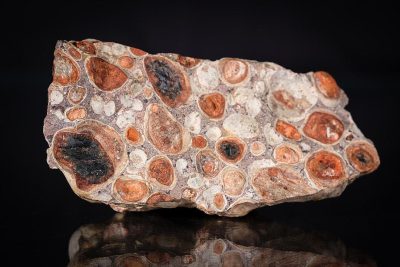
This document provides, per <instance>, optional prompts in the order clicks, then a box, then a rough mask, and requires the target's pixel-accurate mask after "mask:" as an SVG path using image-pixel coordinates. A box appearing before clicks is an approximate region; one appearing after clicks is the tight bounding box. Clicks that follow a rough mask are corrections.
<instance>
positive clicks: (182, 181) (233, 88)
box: [44, 39, 379, 216]
mask: <svg viewBox="0 0 400 267" xmlns="http://www.w3.org/2000/svg"><path fill="white" fill-rule="evenodd" d="M54 56H55V58H54V66H53V82H52V83H51V84H50V86H49V89H48V97H49V103H48V109H47V117H46V119H45V123H44V135H45V138H46V140H47V142H48V144H49V149H48V151H47V152H48V153H47V154H48V163H49V165H50V167H51V168H59V169H60V170H61V171H62V172H63V173H64V175H65V176H66V178H67V181H68V183H69V184H70V186H71V188H72V189H73V191H74V192H75V193H76V194H77V195H78V196H80V197H81V198H84V199H86V200H88V201H92V202H102V203H105V204H108V205H110V206H111V207H112V208H113V209H115V210H116V211H125V210H131V211H144V210H151V209H155V208H172V207H177V206H184V207H196V208H198V209H201V210H203V211H204V212H206V213H208V214H218V215H224V216H242V215H245V214H247V213H248V212H249V211H251V210H253V209H255V208H257V207H261V206H265V205H274V204H278V203H282V202H289V201H291V202H293V201H307V200H318V199H322V198H327V197H334V196H338V195H339V194H340V193H341V192H342V191H343V190H344V188H345V187H346V186H347V185H348V184H349V183H351V182H352V181H354V179H356V178H357V177H359V176H360V175H362V174H366V173H369V172H372V171H374V170H375V169H376V168H377V167H378V165H379V156H378V154H377V151H376V149H375V147H374V145H373V144H372V142H371V141H370V140H368V139H366V138H365V137H364V135H363V134H362V133H361V131H360V130H359V129H358V128H357V126H356V125H355V123H354V122H353V120H352V118H351V115H350V114H349V113H348V112H347V111H346V110H344V106H345V105H346V104H347V97H346V95H345V93H344V92H343V91H342V90H341V89H340V88H339V86H338V85H337V83H336V82H335V80H334V78H333V77H332V76H330V75H329V74H328V73H326V72H323V71H317V72H310V73H306V74H297V73H294V72H292V71H290V70H288V69H285V68H283V67H281V66H279V65H276V64H274V63H270V62H257V61H252V60H244V59H237V58H223V59H220V60H217V61H210V60H203V59H197V58H191V57H184V56H181V55H177V54H171V53H165V54H157V55H151V54H148V53H146V52H144V51H142V50H140V49H137V48H133V47H128V46H124V45H120V44H116V43H110V42H100V41H97V40H92V39H90V40H89V39H88V40H83V41H69V42H67V41H59V42H58V43H57V45H56V49H55V53H54Z"/></svg>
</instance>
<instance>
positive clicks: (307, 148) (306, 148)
mask: <svg viewBox="0 0 400 267" xmlns="http://www.w3.org/2000/svg"><path fill="white" fill-rule="evenodd" d="M300 148H301V151H303V152H309V151H310V150H311V146H310V145H309V144H307V143H300Z"/></svg>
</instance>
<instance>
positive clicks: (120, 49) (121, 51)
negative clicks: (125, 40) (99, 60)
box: [111, 44, 126, 56]
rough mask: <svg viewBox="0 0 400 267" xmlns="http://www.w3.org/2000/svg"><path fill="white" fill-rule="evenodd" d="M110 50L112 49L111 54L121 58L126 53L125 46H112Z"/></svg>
mask: <svg viewBox="0 0 400 267" xmlns="http://www.w3.org/2000/svg"><path fill="white" fill-rule="evenodd" d="M111 49H112V52H113V54H114V55H116V56H121V55H122V54H124V53H125V51H126V48H125V46H123V45H121V44H113V45H112V47H111Z"/></svg>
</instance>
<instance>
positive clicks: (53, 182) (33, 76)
mask: <svg viewBox="0 0 400 267" xmlns="http://www.w3.org/2000/svg"><path fill="white" fill-rule="evenodd" d="M128 3H129V4H128ZM128 3H121V2H117V1H108V2H93V3H84V1H80V2H75V3H72V2H70V1H57V2H53V4H52V5H40V4H23V3H17V4H15V6H13V7H10V6H4V4H1V5H2V6H1V10H2V11H3V12H2V13H3V15H2V17H1V18H0V19H1V25H2V26H1V27H2V36H1V51H2V53H1V59H2V61H1V62H2V64H1V65H0V68H1V89H0V91H1V98H0V106H1V110H2V112H1V119H2V121H1V132H2V145H1V151H2V175H1V191H0V193H1V202H0V203H1V204H2V209H1V215H0V216H1V220H0V227H1V228H0V229H1V237H2V238H1V240H2V241H1V242H2V244H3V245H6V249H5V250H4V248H3V249H2V252H1V253H2V254H3V255H2V258H1V261H2V262H4V260H5V262H7V265H6V266H14V265H15V266H22V265H23V263H29V264H30V265H31V264H36V263H37V264H39V266H65V265H66V264H67V263H68V255H67V246H68V239H69V237H70V235H71V234H72V232H73V231H74V230H75V229H76V228H78V227H79V226H80V225H82V224H85V223H95V222H101V221H102V220H105V219H108V218H110V217H111V216H112V215H113V214H114V212H113V211H112V210H111V209H110V208H108V207H106V206H103V205H95V204H89V203H87V202H85V201H83V200H81V199H79V198H78V197H77V196H75V195H74V194H73V193H72V191H71V190H70V188H69V186H68V184H67V182H66V181H65V179H64V177H63V175H62V173H61V172H60V171H58V170H50V169H49V168H48V166H47V163H46V154H45V149H46V148H47V144H46V142H45V140H44V138H43V134H42V125H43V119H44V117H45V114H46V106H47V87H48V85H49V84H50V82H51V80H52V77H51V68H52V59H53V50H54V46H55V43H56V41H57V40H58V39H65V40H70V39H73V40H80V39H85V38H96V39H99V40H102V41H114V42H118V43H122V44H126V45H130V46H135V47H138V48H141V49H144V50H146V51H148V52H150V53H157V52H177V53H180V54H183V55H189V56H193V57H199V58H208V59H213V60H215V59H218V58H221V57H229V56H230V57H239V58H246V59H254V60H258V61H273V62H276V63H278V64H280V65H282V66H285V67H287V68H290V69H292V70H294V71H296V72H307V71H311V70H326V71H328V72H330V73H331V74H332V75H333V76H334V77H335V78H336V80H337V81H338V83H339V85H341V87H342V88H343V89H344V90H345V92H346V93H347V95H348V96H349V98H350V103H349V105H348V107H347V109H348V110H349V111H350V112H351V113H352V115H353V118H354V120H355V122H356V123H357V125H358V126H359V128H360V129H361V130H362V131H363V133H364V134H365V135H366V136H367V137H369V138H370V139H371V140H373V141H374V143H375V145H376V147H377V149H378V151H379V153H380V157H381V162H382V164H381V166H380V168H379V170H377V171H376V172H374V173H372V174H370V175H367V176H364V177H362V178H360V179H359V180H357V181H356V182H355V183H354V184H352V185H350V186H349V187H348V188H347V189H346V191H345V192H344V193H343V195H342V196H341V197H339V198H335V199H328V200H323V201H318V202H308V203H294V204H283V205H278V206H274V207H265V208H262V209H259V210H257V211H254V212H252V213H251V214H250V216H251V217H254V218H256V219H258V220H272V221H278V222H282V223H285V224H289V225H294V226H299V227H303V228H306V229H318V230H321V231H324V232H329V233H332V234H334V235H336V236H337V237H339V238H340V239H342V240H343V241H344V242H345V243H346V245H347V246H349V247H353V248H356V249H360V250H362V251H364V252H365V253H366V254H368V255H369V256H371V257H372V258H373V259H374V260H375V261H376V262H377V263H378V265H379V266H384V265H386V266H395V265H396V264H395V262H392V260H394V259H396V257H397V254H398V249H397V248H398V245H396V243H397V242H398V240H397V237H396V234H397V228H398V226H397V225H398V224H397V220H396V219H395V217H396V215H397V214H398V211H399V209H398V206H397V200H396V198H397V191H398V190H397V188H396V186H397V184H398V182H397V180H398V179H399V172H398V171H396V170H398V169H397V167H398V166H399V156H398V154H399V145H398V131H397V124H398V122H399V112H398V108H399V104H398V97H397V95H398V94H397V91H398V90H399V89H400V88H399V82H398V78H399V59H400V58H399V47H400V46H399V42H398V41H396V39H395V38H396V36H397V35H398V34H399V29H398V26H397V25H396V23H398V20H397V16H398V14H397V11H396V8H395V7H394V4H393V5H391V4H389V3H385V2H383V1H379V2H378V3H368V2H364V1H362V2H361V1H360V3H358V4H357V3H350V2H338V1H292V2H287V1H256V2H250V1H240V2H236V1H231V2H226V3H219V4H217V1H214V2H205V1H198V2H193V3H190V1H182V2H170V1H165V2H161V1H160V3H157V2H147V3H146V2H138V1H130V2H128ZM159 213H161V214H163V215H164V216H171V217H172V216H185V217H188V216H191V217H194V218H196V217H198V218H201V217H202V216H204V215H203V214H202V213H201V212H198V211H195V210H187V209H176V210H166V211H161V212H159ZM182 227H184V226H182ZM390 242H394V243H393V245H391V243H390ZM14 255H16V256H14ZM18 255H19V256H18Z"/></svg>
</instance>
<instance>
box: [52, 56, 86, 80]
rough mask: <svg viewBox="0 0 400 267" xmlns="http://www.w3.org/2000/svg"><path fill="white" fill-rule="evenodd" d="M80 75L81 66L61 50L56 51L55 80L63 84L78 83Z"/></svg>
mask: <svg viewBox="0 0 400 267" xmlns="http://www.w3.org/2000/svg"><path fill="white" fill-rule="evenodd" d="M79 76H80V71H79V66H78V65H77V64H76V63H75V62H74V61H73V60H72V59H70V58H69V57H67V56H66V55H64V54H62V53H61V52H60V51H56V52H55V53H54V61H53V81H54V82H56V83H59V84H61V85H69V84H74V83H76V82H77V81H78V80H79Z"/></svg>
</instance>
